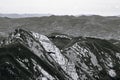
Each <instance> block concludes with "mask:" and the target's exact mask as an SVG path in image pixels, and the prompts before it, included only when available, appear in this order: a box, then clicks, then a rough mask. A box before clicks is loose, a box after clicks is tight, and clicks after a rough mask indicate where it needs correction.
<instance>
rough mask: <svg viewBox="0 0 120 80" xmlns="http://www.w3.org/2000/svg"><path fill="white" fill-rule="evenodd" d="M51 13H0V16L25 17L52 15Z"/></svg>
mask: <svg viewBox="0 0 120 80" xmlns="http://www.w3.org/2000/svg"><path fill="white" fill-rule="evenodd" d="M50 15H51V14H0V17H8V18H25V17H42V16H50Z"/></svg>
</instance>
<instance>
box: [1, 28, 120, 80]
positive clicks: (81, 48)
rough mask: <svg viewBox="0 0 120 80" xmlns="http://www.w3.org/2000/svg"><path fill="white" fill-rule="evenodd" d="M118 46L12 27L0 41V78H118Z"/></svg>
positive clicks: (64, 79) (76, 79)
mask: <svg viewBox="0 0 120 80" xmlns="http://www.w3.org/2000/svg"><path fill="white" fill-rule="evenodd" d="M119 79H120V49H119V47H117V46H115V45H114V44H112V43H110V42H108V41H106V40H102V39H95V38H83V37H78V38H73V37H69V36H67V35H60V34H59V35H52V36H49V37H47V36H44V35H40V34H38V33H35V32H32V31H26V30H22V29H16V30H15V32H13V33H11V34H10V35H9V37H8V38H6V39H4V40H2V41H1V44H0V80H119Z"/></svg>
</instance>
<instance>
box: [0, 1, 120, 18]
mask: <svg viewBox="0 0 120 80" xmlns="http://www.w3.org/2000/svg"><path fill="white" fill-rule="evenodd" d="M0 13H18V14H55V15H103V16H114V15H120V0H0Z"/></svg>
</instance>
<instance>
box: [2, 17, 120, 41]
mask: <svg viewBox="0 0 120 80" xmlns="http://www.w3.org/2000/svg"><path fill="white" fill-rule="evenodd" d="M16 28H25V29H28V30H32V31H34V32H38V33H40V34H45V35H47V34H50V33H51V32H60V33H63V34H69V35H73V36H79V35H81V36H88V37H89V36H92V37H94V36H97V37H104V38H111V37H112V38H114V39H116V38H119V35H120V17H116V16H108V17H103V16H97V15H91V16H78V17H75V16H54V15H53V16H49V17H32V18H17V19H16V18H7V17H5V18H4V17H1V18H0V31H3V32H11V31H13V30H14V29H16Z"/></svg>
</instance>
